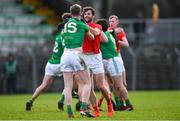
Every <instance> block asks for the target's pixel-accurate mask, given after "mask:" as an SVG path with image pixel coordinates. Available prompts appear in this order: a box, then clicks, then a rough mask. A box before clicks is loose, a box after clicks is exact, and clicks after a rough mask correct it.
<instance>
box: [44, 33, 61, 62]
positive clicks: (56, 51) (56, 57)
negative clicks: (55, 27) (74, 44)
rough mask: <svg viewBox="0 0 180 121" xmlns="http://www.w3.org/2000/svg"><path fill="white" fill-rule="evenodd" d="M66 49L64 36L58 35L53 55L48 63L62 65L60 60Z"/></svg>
mask: <svg viewBox="0 0 180 121" xmlns="http://www.w3.org/2000/svg"><path fill="white" fill-rule="evenodd" d="M63 51H64V47H63V45H62V36H61V34H59V35H57V36H56V38H55V43H54V48H53V53H52V55H51V57H50V58H49V60H48V62H49V63H51V64H60V58H61V56H62V54H63Z"/></svg>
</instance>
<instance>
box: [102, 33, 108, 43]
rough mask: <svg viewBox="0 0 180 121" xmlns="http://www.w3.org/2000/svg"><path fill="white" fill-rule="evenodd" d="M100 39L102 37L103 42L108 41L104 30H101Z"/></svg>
mask: <svg viewBox="0 0 180 121" xmlns="http://www.w3.org/2000/svg"><path fill="white" fill-rule="evenodd" d="M100 39H101V42H105V43H107V42H108V38H107V36H106V35H105V33H104V32H103V31H101V36H100Z"/></svg>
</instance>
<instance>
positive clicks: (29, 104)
mask: <svg viewBox="0 0 180 121" xmlns="http://www.w3.org/2000/svg"><path fill="white" fill-rule="evenodd" d="M53 80H54V77H53V76H49V75H45V76H44V78H43V82H42V83H41V85H40V86H39V87H37V88H36V90H35V92H34V93H33V96H32V98H31V99H30V100H29V101H27V102H26V110H27V111H29V110H31V108H32V105H33V102H34V101H35V99H36V98H37V97H38V96H39V95H40V93H41V92H42V91H43V90H44V89H46V88H47V86H48V85H50V84H51V83H52V81H53Z"/></svg>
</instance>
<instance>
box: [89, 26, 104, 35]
mask: <svg viewBox="0 0 180 121" xmlns="http://www.w3.org/2000/svg"><path fill="white" fill-rule="evenodd" d="M89 30H90V32H91V33H92V34H93V35H94V36H97V35H99V34H101V30H100V29H98V28H92V27H90V26H89Z"/></svg>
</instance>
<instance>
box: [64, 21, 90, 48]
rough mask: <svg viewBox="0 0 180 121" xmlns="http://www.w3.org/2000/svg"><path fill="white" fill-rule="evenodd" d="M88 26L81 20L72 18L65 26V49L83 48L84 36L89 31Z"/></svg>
mask: <svg viewBox="0 0 180 121" xmlns="http://www.w3.org/2000/svg"><path fill="white" fill-rule="evenodd" d="M88 29H89V28H88V26H87V25H86V24H85V23H83V22H82V21H81V20H79V19H76V18H71V19H70V20H69V21H68V22H67V23H66V24H65V26H64V30H63V34H62V38H63V45H64V47H65V48H77V47H81V46H82V43H83V40H84V36H85V34H86V32H87V31H88Z"/></svg>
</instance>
